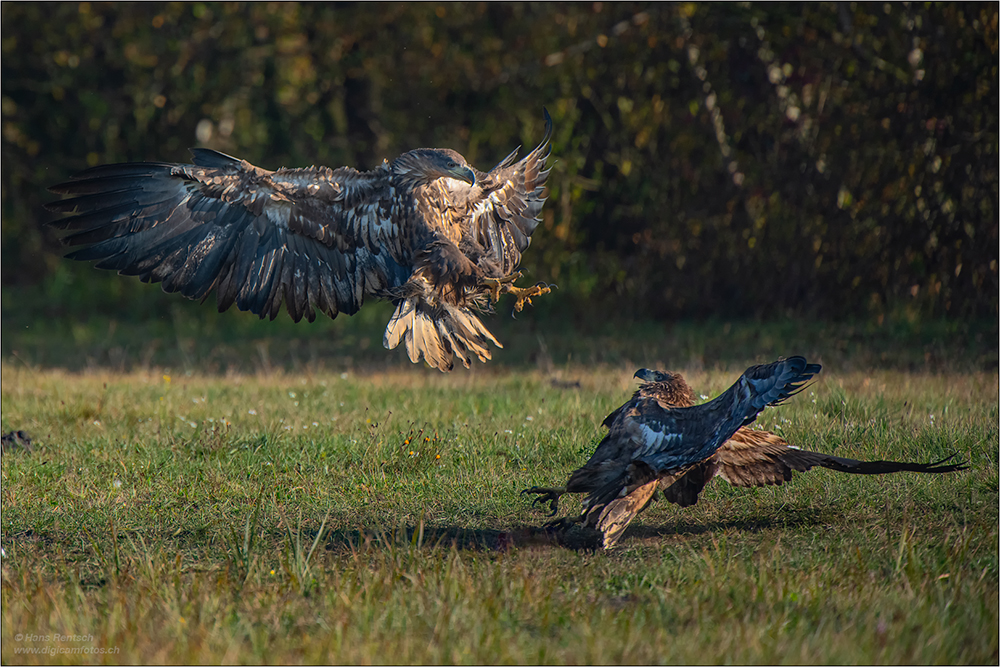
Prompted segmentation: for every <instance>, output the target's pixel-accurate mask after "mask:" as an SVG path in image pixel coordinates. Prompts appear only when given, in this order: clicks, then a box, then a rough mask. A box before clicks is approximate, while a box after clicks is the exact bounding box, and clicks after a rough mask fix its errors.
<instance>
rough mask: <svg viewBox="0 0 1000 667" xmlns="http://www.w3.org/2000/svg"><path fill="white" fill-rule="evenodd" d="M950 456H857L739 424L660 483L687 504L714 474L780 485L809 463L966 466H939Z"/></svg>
mask: <svg viewBox="0 0 1000 667" xmlns="http://www.w3.org/2000/svg"><path fill="white" fill-rule="evenodd" d="M954 457H955V455H954V454H952V455H951V456H949V457H947V458H944V459H941V460H940V461H935V462H933V463H911V462H908V461H858V460H856V459H849V458H844V457H841V456H833V455H830V454H822V453H820V452H811V451H808V450H805V449H799V448H797V447H793V446H791V445H789V444H788V443H787V442H786V441H785V439H784V438H782V437H781V436H778V435H776V434H774V433H771V432H769V431H757V430H753V429H748V428H741V429H739V430H738V431H736V433H734V434H733V436H732V437H731V438H730V439H729V440H728V441H726V443H725V444H724V445H723V446H722V447H720V448H719V449H718V451H716V452H715V454H714V455H713V456H712V457H711V458H710V459H708V460H706V461H704V462H702V463H700V464H698V465H697V466H695V467H694V468H692V469H691V470H689V471H687V472H686V473H685V474H684V475H683V476H681V477H680V478H679V479H677V480H676V481H674V482H673V483H672V484H670V485H669V486H667V487H666V488H663V495H664V498H666V499H667V500H668V501H669V502H672V503H677V504H678V505H680V506H681V507H688V506H691V505H694V504H695V503H696V502H698V494H699V493H701V490H702V489H703V488H704V487H705V485H706V484H707V483H708V482H709V481H710V480H711V479H712V478H713V477H716V476H718V477H721V478H722V479H724V480H726V481H727V482H729V483H730V484H732V485H733V486H740V487H751V486H767V485H781V484H783V483H785V482H789V481H791V480H792V473H793V472H806V471H808V470H811V469H812V468H814V467H820V468H827V469H830V470H836V471H837V472H845V473H850V474H854V475H886V474H890V473H896V472H904V471H905V472H918V473H935V474H941V473H948V472H955V471H958V470H965V469H966V466H965V464H964V463H953V464H948V465H942V464H944V463H946V462H947V461H949V460H951V459H953V458H954Z"/></svg>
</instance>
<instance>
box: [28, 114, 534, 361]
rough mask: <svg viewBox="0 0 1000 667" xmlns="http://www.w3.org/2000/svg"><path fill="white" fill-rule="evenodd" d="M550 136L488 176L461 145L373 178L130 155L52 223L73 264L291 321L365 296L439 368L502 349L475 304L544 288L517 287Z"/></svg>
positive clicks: (205, 152) (209, 153) (395, 334)
mask: <svg viewBox="0 0 1000 667" xmlns="http://www.w3.org/2000/svg"><path fill="white" fill-rule="evenodd" d="M551 136H552V119H551V118H550V116H549V114H548V111H546V112H545V137H544V138H543V139H542V142H541V143H540V144H539V145H538V147H537V148H535V149H534V150H533V151H531V152H530V153H529V154H528V155H526V156H525V157H524V158H523V159H521V160H517V153H518V151H517V150H516V149H515V150H514V152H512V153H511V154H510V155H508V156H507V157H506V158H504V159H503V160H501V161H500V163H499V164H497V166H495V167H494V168H493V169H491V170H490V171H488V172H485V173H484V172H481V171H478V170H476V169H475V168H474V167H472V166H470V165H469V164H468V163H467V162H466V160H465V158H463V157H462V156H461V155H459V154H458V153H457V152H455V151H453V150H450V149H443V148H419V149H416V150H412V151H409V152H408V153H404V154H402V155H400V156H399V157H398V158H396V159H395V160H393V161H392V162H388V161H385V162H383V164H382V165H381V166H379V167H378V168H376V169H373V170H371V171H367V172H361V171H357V170H355V169H352V168H350V167H340V168H338V169H330V168H328V167H308V168H305V169H285V168H282V169H278V170H277V171H267V170H265V169H261V168H259V167H255V166H253V165H252V164H250V163H249V162H247V161H245V160H240V159H237V158H234V157H230V156H229V155H225V154H223V153H220V152H218V151H214V150H209V149H205V148H195V149H192V151H191V152H192V154H193V156H194V157H193V164H171V163H162V162H137V163H127V164H114V165H105V166H100V167H94V168H92V169H88V170H86V171H84V172H82V173H80V174H78V175H76V176H74V177H73V178H72V179H71V180H69V181H67V182H66V183H61V184H59V185H55V186H53V187H52V188H50V190H51V191H52V192H54V193H57V194H62V195H70V196H71V198H69V199H63V200H61V201H57V202H53V203H50V204H48V205H47V207H46V208H48V209H49V210H50V211H54V212H60V213H75V215H73V216H70V217H66V218H64V219H61V220H57V221H55V222H53V223H52V224H53V225H54V226H55V227H57V228H61V229H65V230H69V232H70V233H69V234H68V235H67V236H65V237H64V239H63V241H64V243H66V244H67V245H70V246H84V247H83V248H81V249H78V250H75V251H73V252H71V253H70V254H69V255H67V256H68V257H69V258H71V259H76V260H84V261H97V265H96V266H97V267H98V268H102V269H113V270H116V271H118V272H119V273H120V274H122V275H132V276H138V277H139V279H140V280H142V281H143V282H153V283H155V282H160V283H162V287H163V290H164V291H165V292H180V293H181V294H183V295H184V296H186V297H188V298H191V299H201V300H204V299H206V298H207V297H208V296H209V294H210V292H211V291H212V290H213V289H214V290H215V292H216V298H217V301H218V308H219V311H220V312H222V311H224V310H226V309H227V308H229V307H230V306H232V305H234V304H235V305H236V307H237V308H239V309H240V310H248V311H250V312H252V313H254V314H256V315H259V316H260V317H261V319H263V318H264V317H265V316H268V317H270V318H271V319H272V320H273V319H274V318H275V317H276V316H277V315H278V313H279V312H280V310H281V304H282V302H284V303H285V307H286V309H287V310H288V314H289V315H290V316H291V317H292V319H293V320H294V321H296V322H298V321H299V320H301V319H302V318H303V317H304V318H306V319H307V320H309V321H310V322H312V321H313V320H315V318H316V311H317V310H318V311H321V312H323V313H326V314H327V315H328V316H330V317H331V318H334V317H336V316H337V315H338V314H339V313H347V314H348V315H353V314H354V313H356V312H357V311H358V309H359V308H361V306H362V304H363V303H364V301H365V297H369V296H370V297H375V298H379V299H388V300H390V301H392V302H393V304H394V305H395V306H396V310H395V312H394V313H393V315H392V317H391V319H390V320H389V324H388V326H387V328H386V330H385V337H384V338H383V343H384V345H385V347H387V348H389V349H392V348H395V347H396V346H397V345H399V344H400V343H401V342H402V343H404V344H405V346H406V351H407V353H408V355H409V357H410V360H411V361H413V362H414V363H417V362H418V361H419V360H420V359H421V358H423V359H424V360H426V362H427V363H428V364H429V365H430V366H432V367H434V368H437V369H439V370H441V371H449V370H451V369H452V367H453V366H454V359H455V357H458V359H459V360H460V361H461V362H462V364H463V365H464V366H465V367H466V368H468V367H469V365H470V362H471V360H472V359H473V358H478V359H479V360H480V361H482V362H485V361H487V360H488V359H490V358H491V351H490V344H493V345H496V346H497V347H502V345H501V344H500V343H499V341H497V339H496V338H495V337H494V336H493V334H491V333H490V332H489V331H488V330H487V329H486V327H485V326H484V325H483V323H482V322H481V321H480V319H479V317H478V316H477V315H476V312H475V311H488V310H490V309H491V307H492V305H493V304H495V303H496V302H497V300H498V299H499V297H500V295H501V294H506V293H510V294H513V295H514V296H515V297H516V299H517V300H516V302H515V305H514V308H515V310H517V311H520V310H521V308H523V306H524V304H525V303H531V298H532V297H535V296H538V295H540V294H545V293H547V292H548V291H549V287H548V286H546V285H543V284H542V283H539V284H536V285H535V286H533V287H527V288H521V287H516V286H515V285H514V280H516V279H517V278H518V277H520V273H519V272H518V271H517V267H518V264H519V263H520V259H521V253H523V252H524V251H525V250H526V249H527V247H528V244H529V242H530V240H531V233H532V232H533V231H534V230H535V228H536V227H537V225H538V222H539V214H540V213H541V210H542V204H543V203H544V202H545V196H544V190H545V180H546V178H547V177H548V173H549V170H547V169H545V160H546V159H547V158H548V156H549V151H550V149H549V140H550V138H551Z"/></svg>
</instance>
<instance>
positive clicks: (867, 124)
mask: <svg viewBox="0 0 1000 667" xmlns="http://www.w3.org/2000/svg"><path fill="white" fill-rule="evenodd" d="M2 20H3V36H2V53H3V60H2V75H3V76H2V84H0V87H2V114H3V138H2V155H3V166H4V169H3V173H2V186H3V209H2V210H3V228H2V233H3V236H2V245H3V249H2V254H3V258H2V259H3V262H2V277H3V284H4V287H5V297H6V296H7V295H14V296H13V299H14V300H16V291H11V288H14V287H17V286H22V285H25V284H35V283H40V284H42V285H43V286H47V287H45V289H48V291H49V294H50V296H52V301H53V303H55V304H56V306H55V307H58V303H59V298H57V297H58V294H60V292H58V290H57V289H56V288H55V287H53V285H57V284H62V283H66V282H67V281H69V282H80V281H83V280H85V281H87V282H93V281H97V282H96V283H95V284H103V283H101V282H100V281H102V280H109V281H110V280H116V281H117V280H120V279H117V278H115V277H114V276H109V277H108V278H97V277H95V276H96V274H95V272H93V271H91V270H90V269H89V268H88V267H86V266H79V267H73V266H69V265H68V263H66V262H63V261H62V260H61V259H59V258H60V256H61V252H60V250H59V248H58V245H57V244H56V240H55V238H54V236H53V234H52V233H51V232H50V231H49V230H46V229H44V228H43V227H42V223H43V222H44V221H46V220H47V219H49V216H48V215H47V214H46V213H45V212H44V211H43V210H42V208H41V206H42V204H43V203H44V202H46V201H48V200H49V199H50V195H49V194H48V193H47V192H46V190H45V188H46V187H47V186H48V185H51V184H53V183H56V182H58V181H60V180H62V179H65V178H66V177H67V176H69V175H70V174H71V173H73V172H75V171H78V170H80V169H83V168H85V167H87V166H92V165H96V164H101V163H107V162H116V161H123V160H143V159H154V160H169V161H186V160H187V153H186V150H185V149H186V148H187V147H188V146H191V145H202V146H209V147H212V148H216V149H219V150H222V151H225V152H228V153H232V154H235V155H237V156H239V157H243V158H246V159H248V160H250V161H251V162H254V163H255V164H258V165H260V166H264V167H267V168H276V167H278V166H281V165H285V166H305V165H308V164H314V163H315V164H326V165H329V166H340V165H352V166H356V167H358V168H371V167H373V166H375V165H376V164H378V163H379V162H380V161H381V160H382V159H383V158H389V159H391V158H393V157H395V156H396V155H398V154H399V153H401V152H403V151H405V150H408V149H410V148H414V147H418V146H447V147H452V148H455V149H457V150H459V151H460V152H462V153H463V154H464V155H465V156H466V157H467V158H468V159H469V160H470V162H472V163H474V164H476V165H478V166H479V167H480V168H488V167H490V166H492V164H494V163H495V162H496V161H497V160H499V159H500V158H501V157H503V156H504V155H506V153H507V152H508V151H509V150H510V147H511V146H512V145H517V144H519V143H520V144H523V145H526V146H530V145H533V144H534V142H536V141H537V139H538V137H540V136H541V133H542V114H541V108H542V106H547V107H548V108H549V110H550V111H551V112H552V115H553V117H554V119H555V123H556V137H555V141H554V150H553V156H554V158H555V171H554V173H553V175H552V177H550V179H549V183H550V201H549V203H548V205H547V206H546V209H545V212H544V216H545V217H544V222H543V225H542V227H541V229H539V231H538V232H536V234H535V238H534V239H533V245H532V251H531V252H529V253H528V254H527V255H526V257H525V263H524V264H525V268H526V269H527V271H529V273H530V276H531V278H532V279H538V280H546V281H551V282H556V283H558V284H559V285H560V288H561V291H560V297H561V299H564V300H569V301H571V302H574V303H576V304H578V305H583V304H584V303H585V302H594V301H596V302H599V303H601V302H607V303H614V304H615V305H616V306H617V307H618V308H620V309H623V310H624V312H626V313H628V314H642V315H652V316H655V317H660V318H666V317H680V316H704V315H711V314H714V313H719V312H726V313H727V314H733V315H742V316H753V315H757V316H760V315H771V314H776V313H787V312H795V313H799V314H810V315H816V316H821V317H844V316H850V317H861V318H875V319H879V318H881V317H884V316H885V315H886V314H896V313H904V314H908V315H909V316H911V317H912V316H935V317H937V316H948V317H968V316H995V315H996V314H997V304H998V281H997V254H998V233H997V229H998V226H997V213H998V207H997V192H998V173H997V164H998V160H997V145H998V135H997V126H998V123H997V115H998V95H997V77H998V57H997V7H996V5H992V4H942V5H936V4H920V5H915V4H909V3H904V4H888V3H886V4H881V3H879V4H867V3H824V4H804V5H789V4H777V5H775V4H761V5H752V4H745V3H744V4H728V5H714V4H705V5H700V4H693V3H690V4H672V5H660V4H655V5H648V6H647V5H642V4H630V3H612V4H603V3H600V2H598V3H592V4H517V3H514V4H494V3H489V4H461V5H454V4H442V5H435V4H398V5H393V4H390V5H381V4H380V5H378V6H375V5H369V4H354V3H344V4H337V3H335V4H333V5H327V4H304V5H298V4H294V3H276V4H264V3H250V4H242V3H227V4H206V3H193V4H186V3H177V4H159V3H156V4H145V3H143V4H108V5H105V4H91V3H86V2H83V3H64V4H55V5H51V4H44V5H43V4H33V3H12V4H6V5H4V9H3V16H2ZM60 281H62V283H60ZM11 301H12V298H10V297H8V298H5V299H4V308H5V309H6V308H8V307H10V306H11Z"/></svg>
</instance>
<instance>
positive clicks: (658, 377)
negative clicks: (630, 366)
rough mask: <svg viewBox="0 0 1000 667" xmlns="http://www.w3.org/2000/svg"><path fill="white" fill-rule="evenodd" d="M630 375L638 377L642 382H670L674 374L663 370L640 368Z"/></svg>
mask: <svg viewBox="0 0 1000 667" xmlns="http://www.w3.org/2000/svg"><path fill="white" fill-rule="evenodd" d="M632 377H636V378H639V379H640V380H642V381H643V382H670V381H671V380H673V379H674V376H673V375H672V374H670V373H666V372H664V371H653V370H650V369H648V368H640V369H639V370H637V371H636V372H635V375H633V376H632Z"/></svg>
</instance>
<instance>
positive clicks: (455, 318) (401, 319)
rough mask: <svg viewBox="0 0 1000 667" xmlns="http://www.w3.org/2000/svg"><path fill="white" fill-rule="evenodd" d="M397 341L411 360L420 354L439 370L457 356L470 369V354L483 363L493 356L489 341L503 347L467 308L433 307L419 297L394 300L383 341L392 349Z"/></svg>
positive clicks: (448, 366) (452, 364)
mask: <svg viewBox="0 0 1000 667" xmlns="http://www.w3.org/2000/svg"><path fill="white" fill-rule="evenodd" d="M400 342H403V343H405V344H406V353H407V355H409V357H410V361H412V362H413V363H417V362H419V361H420V358H421V357H423V358H424V359H425V360H426V361H427V363H428V365H430V366H432V367H434V368H436V369H438V370H440V371H442V372H447V371H450V370H451V369H452V368H453V367H454V365H455V357H456V356H457V357H458V358H459V360H460V361H461V362H462V365H463V366H465V367H466V368H469V366H470V365H471V363H472V358H473V356H475V357H477V358H478V359H479V360H480V361H482V362H483V363H485V362H486V361H488V360H489V359H491V358H492V354H491V353H490V348H489V344H490V343H493V344H494V345H496V346H497V347H498V348H502V347H503V345H501V344H500V341H498V340H497V339H496V338H495V337H494V336H493V334H491V333H490V332H489V330H488V329H487V328H486V327H485V326H484V325H483V323H482V322H481V321H480V320H479V318H478V317H476V315H474V314H473V313H472V311H470V310H469V309H468V308H464V307H462V306H456V305H453V304H443V305H439V306H434V305H431V304H430V303H428V302H427V301H425V300H424V299H423V298H421V297H420V296H415V297H410V298H408V299H404V300H402V301H399V302H397V304H396V312H394V313H393V315H392V317H391V318H390V319H389V325H388V326H387V327H386V329H385V337H384V338H383V339H382V343H383V345H385V347H386V348H387V349H390V350H391V349H393V348H395V347H396V346H397V345H399V344H400Z"/></svg>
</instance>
